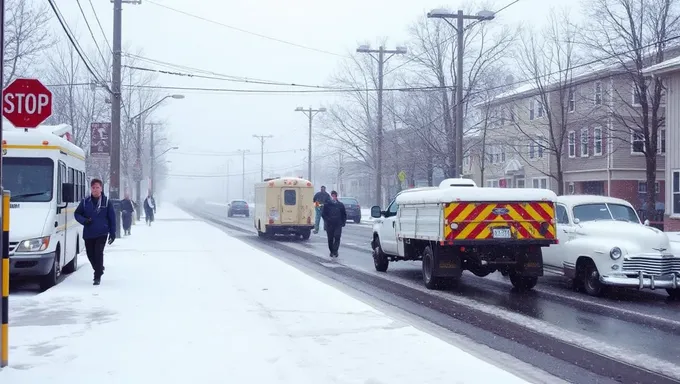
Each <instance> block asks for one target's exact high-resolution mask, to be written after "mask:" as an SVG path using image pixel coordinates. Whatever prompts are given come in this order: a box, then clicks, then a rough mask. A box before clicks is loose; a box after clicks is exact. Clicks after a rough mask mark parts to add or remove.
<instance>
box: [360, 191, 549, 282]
mask: <svg viewBox="0 0 680 384" xmlns="http://www.w3.org/2000/svg"><path fill="white" fill-rule="evenodd" d="M556 200H557V195H556V194H555V193H554V192H552V191H550V190H547V189H538V188H480V187H477V186H476V185H475V183H474V182H473V181H472V180H468V179H455V178H453V179H446V180H444V181H442V182H441V183H440V185H439V186H438V187H425V188H416V189H412V190H405V191H402V192H401V193H399V194H398V195H397V196H396V198H395V199H394V200H393V201H392V202H391V203H390V205H389V206H388V207H387V209H385V210H384V211H383V210H381V208H380V207H379V206H374V207H372V208H371V216H372V217H373V218H374V220H375V221H374V224H373V239H372V242H371V247H372V250H373V261H374V264H375V269H376V270H377V271H379V272H386V271H387V268H388V266H389V263H390V262H395V261H400V260H422V270H423V281H424V283H425V286H426V287H427V288H428V289H443V288H448V287H451V286H454V285H456V284H457V283H458V281H459V280H460V278H461V275H462V272H463V271H464V270H468V271H470V272H471V273H473V274H475V275H476V276H480V277H484V276H487V275H489V274H491V273H493V272H496V271H499V272H501V273H503V274H504V275H507V276H509V278H510V282H511V283H512V285H513V286H514V287H515V288H516V289H518V290H530V289H532V288H533V287H534V286H535V285H536V283H537V281H538V277H539V276H542V275H543V256H542V248H543V247H548V246H550V245H551V244H556V243H557V241H558V240H557V236H556V228H555V201H556Z"/></svg>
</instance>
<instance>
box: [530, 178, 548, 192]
mask: <svg viewBox="0 0 680 384" xmlns="http://www.w3.org/2000/svg"><path fill="white" fill-rule="evenodd" d="M531 183H532V185H533V187H534V188H540V189H548V178H547V177H534V178H533V179H532V180H531Z"/></svg>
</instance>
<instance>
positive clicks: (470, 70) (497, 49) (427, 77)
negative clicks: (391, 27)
mask: <svg viewBox="0 0 680 384" xmlns="http://www.w3.org/2000/svg"><path fill="white" fill-rule="evenodd" d="M474 6H475V5H474V4H471V5H470V7H474ZM494 28H497V26H494V25H492V24H490V23H476V24H475V25H474V26H473V25H469V26H468V27H467V29H466V32H465V35H464V36H465V42H464V47H465V49H464V54H463V55H464V58H463V60H464V63H465V65H464V67H465V73H462V74H457V73H456V65H455V64H456V62H455V60H453V59H454V58H455V57H456V55H457V52H456V51H455V49H456V47H455V46H456V41H455V31H454V30H453V28H451V27H450V26H449V25H447V24H445V23H443V22H442V21H440V20H429V19H421V20H420V21H418V22H416V24H415V25H414V26H413V27H412V28H411V35H412V37H413V45H414V46H415V47H417V50H416V53H415V54H414V55H413V56H411V58H410V59H409V60H410V61H411V62H412V63H413V65H411V66H410V67H412V68H413V67H415V68H414V69H415V71H413V75H412V76H411V77H412V79H411V84H427V85H434V86H437V87H440V88H441V98H440V104H439V105H440V106H441V110H440V114H441V116H442V123H443V135H444V136H443V137H436V138H435V140H437V141H442V140H443V141H444V143H445V144H446V145H445V146H444V147H443V148H442V149H443V151H442V152H441V153H440V154H439V155H440V156H442V157H443V158H444V159H445V168H444V173H445V175H446V176H447V177H451V176H453V175H455V174H456V164H455V141H456V140H458V139H459V138H457V137H456V135H455V132H456V130H455V123H454V120H455V119H454V109H455V108H454V107H455V104H456V103H457V102H458V101H456V100H455V88H454V87H453V86H454V84H456V83H458V82H459V81H460V82H463V84H464V87H465V88H464V93H463V98H464V99H463V100H462V101H460V102H463V103H465V107H464V109H465V111H466V112H467V111H468V110H469V109H470V107H471V106H472V105H473V104H475V103H476V102H478V101H480V97H479V96H480V92H479V91H480V87H479V85H480V80H481V78H483V77H484V76H485V75H486V74H487V73H489V71H491V70H492V69H493V68H496V67H497V66H498V65H499V64H500V63H502V62H503V61H504V60H505V57H506V54H507V53H508V52H509V51H510V49H511V48H512V46H513V44H514V42H515V40H516V38H517V36H518V33H517V31H514V30H511V29H510V28H508V27H505V28H502V29H501V30H496V31H495V32H494ZM422 69H426V70H427V71H426V72H423V71H422ZM449 91H450V92H451V94H450V95H451V96H450V97H449V93H448V92H449ZM451 100H453V102H452V101H451ZM460 139H463V138H460Z"/></svg>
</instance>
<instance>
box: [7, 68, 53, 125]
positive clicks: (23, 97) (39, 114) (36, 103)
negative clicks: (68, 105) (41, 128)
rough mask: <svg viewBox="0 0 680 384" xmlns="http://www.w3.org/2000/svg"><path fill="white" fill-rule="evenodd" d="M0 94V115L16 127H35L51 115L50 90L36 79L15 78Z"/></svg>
mask: <svg viewBox="0 0 680 384" xmlns="http://www.w3.org/2000/svg"><path fill="white" fill-rule="evenodd" d="M2 95H3V97H2V115H3V116H5V118H6V119H7V120H9V121H10V123H12V124H13V125H14V126H15V127H17V128H35V127H37V126H38V125H40V124H41V123H42V122H43V121H45V120H47V118H48V117H50V116H51V115H52V92H50V90H49V89H47V87H45V86H44V85H43V83H41V82H40V80H38V79H16V80H14V81H13V82H12V83H11V84H10V85H8V86H7V88H5V89H4V90H3V94H2Z"/></svg>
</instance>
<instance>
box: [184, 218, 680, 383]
mask: <svg viewBox="0 0 680 384" xmlns="http://www.w3.org/2000/svg"><path fill="white" fill-rule="evenodd" d="M216 208H217V209H216ZM220 211H221V209H220V207H214V206H211V207H210V208H209V209H206V208H204V209H201V210H200V212H197V213H199V214H200V215H201V216H204V217H205V218H209V219H211V221H213V222H222V223H224V224H226V225H228V226H229V227H231V229H232V231H231V232H230V233H231V234H232V235H234V236H236V237H240V238H243V239H244V240H248V241H251V242H252V241H253V240H257V241H258V242H260V243H265V244H264V245H262V247H261V248H263V249H265V250H267V246H269V247H277V249H279V250H280V249H282V248H281V246H282V247H285V248H286V249H290V250H291V253H295V254H299V255H303V254H304V255H305V256H309V257H308V259H311V260H314V259H316V262H317V263H319V264H320V265H325V266H330V265H333V266H334V268H337V267H338V266H342V267H346V268H347V269H348V270H350V271H354V272H361V273H360V274H357V273H354V275H355V276H354V278H355V280H366V282H367V283H368V284H369V285H370V284H373V285H375V284H376V281H375V280H372V281H368V280H367V279H368V278H367V277H365V276H366V275H373V276H379V277H380V278H381V279H382V280H385V283H389V282H396V283H399V284H400V285H401V286H404V287H405V289H406V288H407V289H408V290H410V291H409V295H410V298H411V300H413V299H414V297H415V296H421V295H422V299H419V301H424V302H425V301H426V302H428V304H429V307H432V306H433V305H432V304H433V303H434V302H435V300H443V301H442V302H441V307H440V308H438V309H437V308H435V309H437V311H438V312H440V313H441V314H443V313H444V312H446V309H447V308H448V307H449V306H448V304H447V302H449V303H452V302H455V303H457V304H459V305H464V306H466V308H473V309H475V310H479V311H481V312H480V316H479V317H480V318H481V317H483V316H485V315H492V316H495V317H498V318H499V320H500V321H507V322H508V324H509V325H508V327H510V328H511V327H512V326H522V327H526V328H527V329H526V330H525V331H522V332H524V333H528V332H531V331H532V330H534V331H538V333H545V334H549V335H551V336H553V337H556V338H558V339H559V340H560V341H561V342H562V343H563V344H562V345H561V346H556V347H555V348H557V349H560V348H561V349H562V353H565V354H567V353H568V349H569V348H570V347H569V345H576V346H578V347H579V348H582V349H587V350H590V351H592V352H594V353H595V354H598V355H606V356H608V357H609V358H610V359H612V360H617V361H622V362H625V364H624V365H625V366H631V365H638V366H640V365H641V366H643V367H645V368H646V369H648V370H650V371H655V372H665V373H666V375H667V376H673V377H674V379H673V380H671V381H670V382H680V303H679V302H676V301H671V300H669V299H668V298H667V295H666V293H665V291H655V292H650V291H634V290H624V289H620V290H619V289H617V290H614V291H613V292H611V293H609V294H607V295H606V296H605V297H601V298H594V297H590V296H587V295H585V294H584V293H580V292H574V291H572V290H571V289H570V288H569V284H568V282H567V281H566V280H564V279H562V278H560V277H553V276H546V277H543V278H542V279H541V280H540V282H539V285H538V286H537V287H536V288H535V290H534V291H532V292H528V293H524V294H521V293H515V292H513V291H512V286H511V284H510V282H509V281H508V280H507V279H506V278H504V277H502V276H501V275H500V274H498V273H495V274H492V275H489V276H487V277H485V278H479V277H476V276H474V275H472V274H470V273H468V272H466V273H465V274H464V275H463V279H462V283H461V284H460V286H458V287H456V288H454V289H453V290H450V291H445V292H435V291H428V290H426V289H425V288H424V287H423V286H422V275H421V270H420V268H421V265H420V262H397V263H390V267H389V270H388V271H387V272H386V273H378V272H375V269H374V266H373V260H372V257H371V250H370V245H369V241H370V237H371V225H370V224H369V223H365V224H364V223H362V224H353V223H348V224H347V225H346V226H345V228H344V229H343V236H342V243H341V246H340V257H339V258H338V259H337V260H333V261H331V260H330V258H329V257H328V248H327V243H326V238H325V233H323V232H320V233H319V234H317V235H312V237H311V238H310V240H309V241H305V242H302V241H296V240H289V239H280V240H274V241H272V240H263V239H259V238H257V237H256V236H255V230H254V228H253V224H252V219H251V218H243V217H233V218H227V217H226V209H225V212H224V214H222V213H221V212H220ZM266 243H278V245H275V244H266ZM269 251H270V253H272V252H271V249H270V250H269ZM348 275H350V273H348ZM360 275H362V276H360ZM350 285H352V286H353V283H352V284H350ZM369 289H370V288H369ZM387 289H394V287H388V288H387ZM390 300H393V301H394V300H396V299H394V298H392V299H390ZM430 309H432V308H430ZM413 310H414V311H417V312H419V313H421V312H423V313H424V312H425V309H424V308H415V309H413ZM473 320H474V319H472V320H471V321H469V322H468V323H472V322H474V321H473ZM448 321H449V322H450V320H448ZM492 321H493V320H492ZM482 327H483V328H484V326H482ZM510 328H508V329H510ZM471 332H473V334H474V332H475V331H474V330H472V331H471ZM477 332H478V333H479V338H482V336H481V335H482V331H481V330H478V331H477ZM518 337H519V338H525V337H527V335H525V334H521V333H520V334H519V335H518ZM476 338H477V337H473V339H476ZM494 342H497V341H493V340H492V341H491V343H494ZM497 343H498V344H499V345H498V347H499V348H498V349H499V350H500V349H504V348H503V346H502V345H500V344H502V343H501V342H497ZM523 347H530V348H528V349H527V350H525V351H524V352H523V353H526V354H527V356H526V358H525V359H522V358H521V357H520V359H522V360H525V361H529V362H532V363H534V364H535V365H537V366H540V368H542V369H546V368H545V367H543V366H541V365H555V364H556V363H555V361H554V359H550V358H547V357H545V356H542V357H541V356H539V357H537V356H533V357H531V356H530V355H532V354H533V353H535V352H536V351H541V352H542V353H548V354H551V353H550V352H549V351H548V352H546V351H545V349H546V348H547V347H546V346H536V345H533V346H531V345H524V346H523ZM492 348H493V346H492ZM505 348H510V347H509V346H505ZM512 348H514V351H515V352H514V353H518V352H519V351H521V349H520V348H519V347H518V346H514V347H512ZM512 348H511V350H512ZM552 352H553V353H552V355H553V356H554V355H558V356H559V354H560V351H552ZM511 353H512V352H511ZM573 353H574V354H578V351H574V352H573ZM558 358H559V357H558ZM541 359H543V361H542V363H540V361H541ZM593 359H595V358H594V357H590V360H589V361H593ZM574 363H577V362H574ZM586 363H587V362H582V363H580V364H578V365H580V366H583V365H584V364H586ZM606 364H608V361H602V362H600V363H597V364H595V363H593V367H591V368H590V369H588V371H590V372H589V374H592V373H595V374H604V375H606V376H608V377H609V378H612V379H614V382H645V383H647V382H664V381H663V380H661V381H659V380H657V379H656V378H652V377H645V376H644V373H642V375H643V376H636V375H640V373H638V372H635V370H634V369H633V370H631V371H630V372H628V373H626V372H623V371H622V370H621V367H613V368H612V370H613V371H619V372H620V373H618V374H616V375H613V374H607V373H605V372H597V371H598V369H600V370H602V371H605V370H606V369H605V368H604V367H600V366H602V365H606ZM560 369H562V370H563V371H564V372H561V371H560ZM567 370H568V368H564V367H563V368H559V369H558V368H554V367H553V369H552V371H553V372H552V373H553V374H556V375H557V376H560V377H564V378H568V377H569V376H571V377H572V378H574V377H578V379H576V380H569V381H573V382H579V383H580V382H607V380H604V381H603V378H601V377H600V378H597V376H596V375H595V376H583V375H584V374H585V373H584V372H581V373H579V370H578V369H575V370H573V371H571V372H566V371H567ZM555 371H556V372H555ZM562 373H563V375H562ZM617 376H618V377H617ZM666 382H669V381H666Z"/></svg>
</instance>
